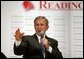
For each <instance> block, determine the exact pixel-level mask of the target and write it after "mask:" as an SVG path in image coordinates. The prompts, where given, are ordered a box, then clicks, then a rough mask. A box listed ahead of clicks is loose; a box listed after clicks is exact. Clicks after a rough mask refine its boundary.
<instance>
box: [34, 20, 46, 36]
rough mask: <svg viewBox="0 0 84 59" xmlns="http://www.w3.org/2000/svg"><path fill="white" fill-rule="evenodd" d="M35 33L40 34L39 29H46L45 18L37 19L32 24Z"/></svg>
mask: <svg viewBox="0 0 84 59" xmlns="http://www.w3.org/2000/svg"><path fill="white" fill-rule="evenodd" d="M34 27H35V31H36V34H38V35H40V32H41V31H44V32H45V31H46V30H47V29H48V25H46V21H45V19H37V20H36V21H35V24H34Z"/></svg>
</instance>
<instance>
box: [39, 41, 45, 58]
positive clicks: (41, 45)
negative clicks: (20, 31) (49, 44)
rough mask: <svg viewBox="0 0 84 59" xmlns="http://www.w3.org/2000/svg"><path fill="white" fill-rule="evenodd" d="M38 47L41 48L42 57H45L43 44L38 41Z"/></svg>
mask: <svg viewBox="0 0 84 59" xmlns="http://www.w3.org/2000/svg"><path fill="white" fill-rule="evenodd" d="M40 47H41V50H42V54H43V58H45V46H44V45H43V43H42V42H40Z"/></svg>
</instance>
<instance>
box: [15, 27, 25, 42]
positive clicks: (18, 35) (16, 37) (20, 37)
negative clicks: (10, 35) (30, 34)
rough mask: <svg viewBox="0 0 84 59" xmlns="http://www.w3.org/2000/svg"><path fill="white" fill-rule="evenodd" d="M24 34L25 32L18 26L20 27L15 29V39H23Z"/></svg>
mask: <svg viewBox="0 0 84 59" xmlns="http://www.w3.org/2000/svg"><path fill="white" fill-rule="evenodd" d="M23 34H24V33H21V32H20V29H19V28H18V29H17V30H16V31H15V35H14V36H15V39H16V40H17V41H21V40H22V36H23Z"/></svg>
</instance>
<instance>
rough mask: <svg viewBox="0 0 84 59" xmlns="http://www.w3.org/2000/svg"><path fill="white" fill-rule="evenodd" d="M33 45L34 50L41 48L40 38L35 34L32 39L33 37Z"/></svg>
mask: <svg viewBox="0 0 84 59" xmlns="http://www.w3.org/2000/svg"><path fill="white" fill-rule="evenodd" d="M31 42H32V43H31V45H32V46H33V47H34V48H37V49H38V48H40V44H39V42H38V38H37V36H36V35H35V34H34V35H33V36H32V37H31Z"/></svg>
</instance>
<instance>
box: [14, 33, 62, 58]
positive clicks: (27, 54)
mask: <svg viewBox="0 0 84 59" xmlns="http://www.w3.org/2000/svg"><path fill="white" fill-rule="evenodd" d="M46 39H48V41H49V44H50V46H51V47H52V48H53V49H52V52H51V53H50V52H49V51H47V50H45V57H46V58H63V56H62V53H61V52H60V51H59V49H58V41H56V40H54V39H52V38H49V37H46ZM14 54H16V55H23V58H42V57H43V54H42V50H41V48H40V44H39V42H38V38H37V36H36V35H35V34H34V35H33V36H28V35H27V36H23V37H22V42H21V44H20V45H19V46H17V47H16V45H15V44H14Z"/></svg>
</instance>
